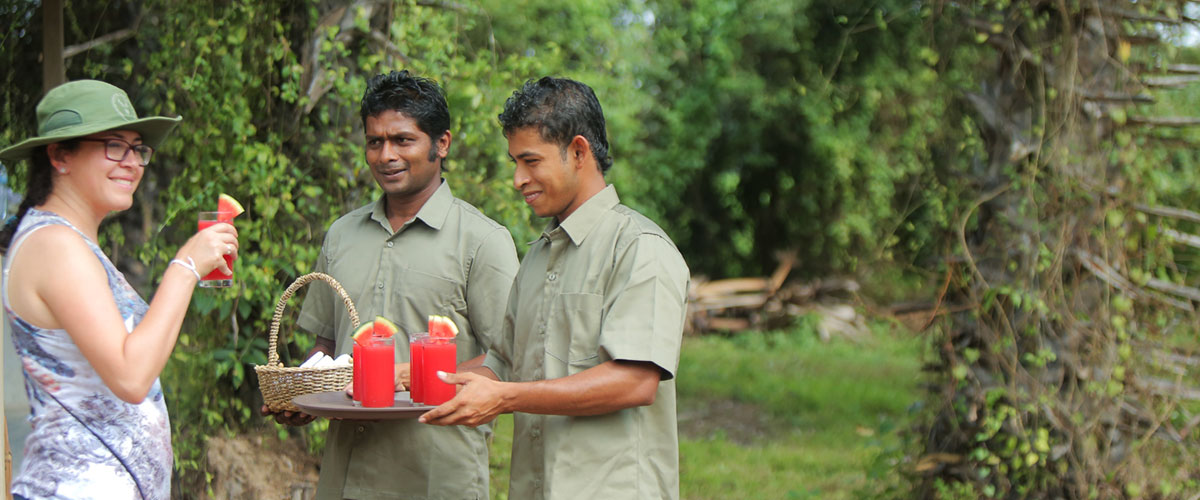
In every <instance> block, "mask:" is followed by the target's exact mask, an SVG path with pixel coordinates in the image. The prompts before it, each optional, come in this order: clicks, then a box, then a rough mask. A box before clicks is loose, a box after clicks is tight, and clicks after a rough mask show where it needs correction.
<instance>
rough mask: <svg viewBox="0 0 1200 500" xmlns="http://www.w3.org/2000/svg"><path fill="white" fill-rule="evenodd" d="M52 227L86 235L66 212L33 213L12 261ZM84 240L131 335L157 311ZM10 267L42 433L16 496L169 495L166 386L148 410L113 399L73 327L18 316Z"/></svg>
mask: <svg viewBox="0 0 1200 500" xmlns="http://www.w3.org/2000/svg"><path fill="white" fill-rule="evenodd" d="M52 224H58V225H63V226H67V227H70V228H71V229H75V231H76V232H79V230H78V229H76V228H75V227H74V226H72V225H71V223H70V222H67V220H66V219H64V218H62V217H60V216H58V215H57V214H54V213H51V212H44V211H40V210H35V209H30V210H29V211H28V212H27V213H26V214H25V216H24V217H23V218H22V219H21V224H20V226H18V229H17V232H16V234H15V235H14V236H13V240H12V244H11V245H10V246H9V252H8V255H10V256H11V255H14V254H16V252H17V249H18V248H20V246H21V243H23V242H24V240H25V238H26V237H28V236H29V235H30V234H31V233H33V232H34V231H36V230H38V229H40V228H43V227H46V226H48V225H52ZM80 236H81V237H83V238H84V240H85V241H87V244H88V246H89V247H91V249H92V252H93V253H95V254H96V258H97V259H100V262H101V263H102V264H103V265H104V269H105V271H106V272H107V273H108V285H109V288H111V289H112V293H113V296H114V297H115V298H116V302H117V308H118V309H119V310H120V312H121V317H123V318H125V329H126V330H127V331H133V327H134V326H135V325H137V324H138V323H139V322H140V321H141V320H142V318H143V317H144V316H145V315H146V309H148V308H149V306H147V305H146V301H145V300H142V298H141V297H140V296H138V294H137V292H136V291H135V290H134V289H133V287H131V286H130V285H129V283H128V282H127V281H125V276H124V275H122V274H121V272H120V271H117V269H116V267H115V266H113V263H112V261H110V260H109V259H108V257H107V256H106V255H104V253H103V252H101V251H100V247H98V246H96V243H95V242H93V241H91V240H89V239H88V238H87V237H86V236H83V233H81V232H80ZM10 265H11V259H9V258H7V257H6V258H5V259H4V277H3V289H4V311H5V312H6V313H8V318H9V319H8V321H9V330H10V331H11V333H12V339H13V344H14V345H15V346H16V351H17V356H18V357H20V359H21V365H22V370H23V371H24V375H25V394H26V395H27V396H28V397H29V405H30V415H29V420H30V423H31V424H32V427H33V431H32V433H30V434H29V437H28V439H26V441H25V457H24V460H23V461H22V463H21V471H20V473H18V474H17V475H16V477H14V478H13V483H12V492H13V493H14V494H19V495H22V496H25V497H28V498H31V499H33V498H39V499H41V498H53V499H89V498H96V499H100V498H104V499H141V498H143V495H144V498H146V499H148V500H149V499H163V500H166V499H168V498H170V496H171V466H172V454H171V426H170V423H169V421H168V419H167V406H166V403H165V402H164V401H163V393H162V386H161V385H160V384H159V381H158V380H155V381H154V385H153V387H151V388H150V393H149V394H147V395H146V399H145V400H144V401H142V402H141V404H136V405H134V404H129V403H126V402H124V401H122V400H121V399H120V398H118V397H117V396H116V395H114V394H113V393H112V391H111V390H109V389H108V386H106V385H104V382H103V381H102V380H101V379H100V376H99V375H98V374H97V373H96V371H95V370H94V369H92V366H91V365H90V364H89V363H88V361H87V359H85V358H84V357H83V354H82V353H80V352H79V348H78V347H76V346H75V343H74V342H73V341H72V340H71V337H70V336H69V335H67V332H66V330H61V329H56V330H51V329H45V328H38V327H36V326H34V325H31V324H29V323H28V322H26V321H25V320H24V319H22V318H21V317H20V316H18V315H17V314H15V313H13V310H12V305H11V304H10V302H9V295H8V276H9V266H10ZM131 474H132V475H131ZM139 489H140V490H141V492H140V493H139Z"/></svg>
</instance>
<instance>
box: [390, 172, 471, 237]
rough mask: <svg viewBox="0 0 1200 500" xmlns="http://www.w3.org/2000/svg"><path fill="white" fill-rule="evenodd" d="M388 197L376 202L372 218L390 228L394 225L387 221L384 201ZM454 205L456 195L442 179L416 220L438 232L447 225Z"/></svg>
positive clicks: (419, 211) (422, 206)
mask: <svg viewBox="0 0 1200 500" xmlns="http://www.w3.org/2000/svg"><path fill="white" fill-rule="evenodd" d="M386 196H387V195H382V196H380V197H379V198H378V199H376V200H375V204H374V206H372V207H371V211H370V218H371V220H373V221H376V222H378V223H380V224H382V225H383V227H386V228H389V229H388V230H389V231H390V230H391V229H390V228H391V227H392V225H391V223H389V222H388V220H387V212H386V211H385V210H384V203H383V199H384V197H386ZM453 204H454V194H453V193H451V192H450V184H448V183H447V182H446V180H445V179H442V184H441V185H440V186H438V188H437V190H436V191H434V192H433V195H431V196H430V197H429V199H428V200H425V204H424V205H421V209H420V210H418V211H417V216H416V217H414V220H419V221H421V222H424V223H425V225H427V226H429V227H431V228H433V229H435V230H438V229H441V228H442V225H444V224H445V223H446V217H447V216H449V215H450V207H451V206H452V205H453Z"/></svg>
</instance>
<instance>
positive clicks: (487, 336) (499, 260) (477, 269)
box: [467, 227, 519, 352]
mask: <svg viewBox="0 0 1200 500" xmlns="http://www.w3.org/2000/svg"><path fill="white" fill-rule="evenodd" d="M518 265H519V264H518V261H517V248H516V245H514V244H513V239H512V235H511V234H509V232H508V229H505V228H503V227H498V228H496V229H495V230H493V231H492V232H491V233H489V234H488V235H487V237H486V238H484V239H483V242H482V243H481V244H480V246H479V249H478V250H477V251H476V252H475V256H474V258H473V259H472V260H471V270H470V274H469V275H468V276H467V304H468V311H467V314H468V319H469V320H470V322H471V328H472V331H473V332H474V333H475V337H476V340H477V342H479V346H480V347H481V348H482V349H483V350H484V351H485V352H486V351H487V350H489V349H491V346H492V345H494V344H495V343H496V342H497V341H498V340H499V339H500V332H501V330H502V329H503V324H504V313H505V310H506V308H507V304H508V292H509V290H511V289H512V286H513V277H514V276H516V274H517V267H518Z"/></svg>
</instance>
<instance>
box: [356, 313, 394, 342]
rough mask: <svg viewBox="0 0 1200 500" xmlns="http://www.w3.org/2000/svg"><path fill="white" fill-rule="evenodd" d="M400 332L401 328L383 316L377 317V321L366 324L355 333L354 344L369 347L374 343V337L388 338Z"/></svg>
mask: <svg viewBox="0 0 1200 500" xmlns="http://www.w3.org/2000/svg"><path fill="white" fill-rule="evenodd" d="M399 332H400V327H398V326H396V324H395V323H392V322H391V321H389V320H388V319H387V318H385V317H383V316H376V317H375V321H372V322H370V323H364V324H363V325H362V326H360V327H358V329H357V330H355V331H354V334H353V336H352V337H353V338H354V342H355V343H357V344H358V345H364V346H365V345H368V344H371V343H372V337H379V338H388V337H391V336H393V335H396V334H397V333H399Z"/></svg>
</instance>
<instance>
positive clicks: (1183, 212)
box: [1133, 203, 1200, 223]
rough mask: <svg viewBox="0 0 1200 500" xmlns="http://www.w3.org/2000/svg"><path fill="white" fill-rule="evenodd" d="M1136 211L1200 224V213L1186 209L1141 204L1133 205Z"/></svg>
mask: <svg viewBox="0 0 1200 500" xmlns="http://www.w3.org/2000/svg"><path fill="white" fill-rule="evenodd" d="M1133 208H1134V210H1137V211H1139V212H1145V213H1148V214H1151V215H1161V216H1163V217H1170V218H1172V219H1181V220H1186V221H1190V222H1196V223H1200V212H1193V211H1191V210H1188V209H1186V208H1175V207H1161V206H1158V207H1156V206H1150V205H1143V204H1141V203H1134V204H1133Z"/></svg>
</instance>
